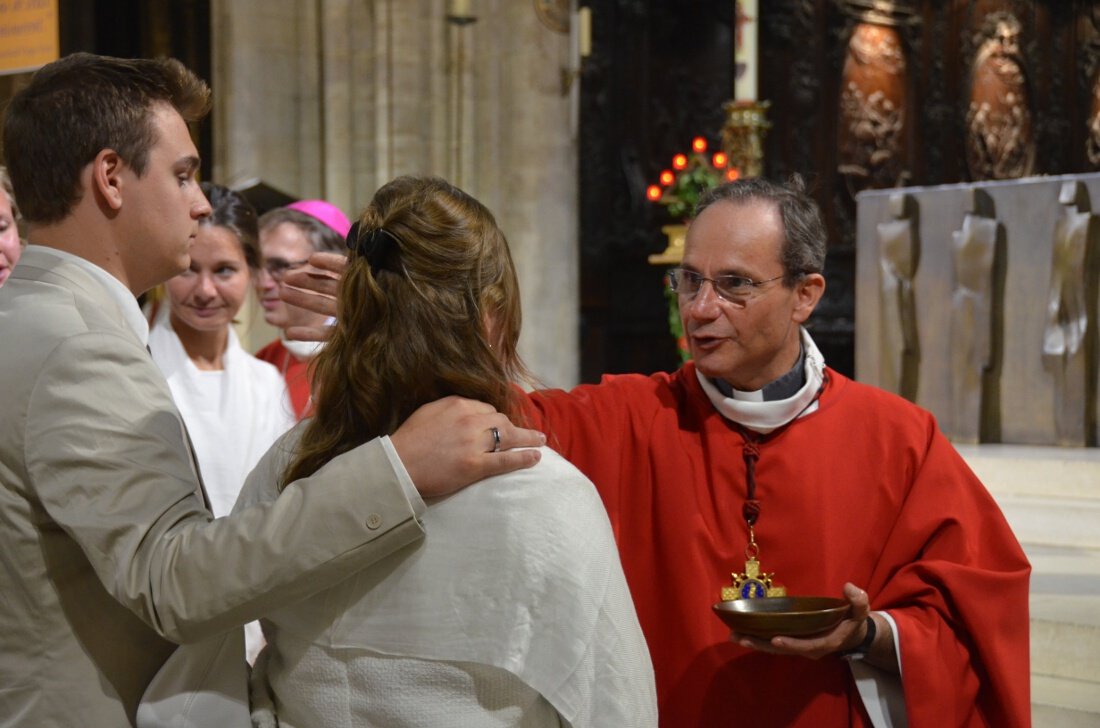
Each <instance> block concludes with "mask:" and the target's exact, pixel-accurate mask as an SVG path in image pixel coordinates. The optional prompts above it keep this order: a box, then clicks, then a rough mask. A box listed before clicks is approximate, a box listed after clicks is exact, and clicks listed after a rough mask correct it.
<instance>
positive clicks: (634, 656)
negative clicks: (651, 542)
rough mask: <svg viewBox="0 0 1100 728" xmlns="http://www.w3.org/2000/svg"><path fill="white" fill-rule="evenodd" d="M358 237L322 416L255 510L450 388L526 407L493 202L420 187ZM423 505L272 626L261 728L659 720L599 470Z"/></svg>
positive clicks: (387, 193) (381, 204) (293, 447)
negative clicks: (416, 519) (370, 561)
mask: <svg viewBox="0 0 1100 728" xmlns="http://www.w3.org/2000/svg"><path fill="white" fill-rule="evenodd" d="M348 240H349V247H350V248H351V249H352V252H351V258H350V261H349V264H348V269H347V272H346V274H345V276H344V278H343V281H342V283H341V289H340V294H339V305H340V314H339V316H338V320H337V322H336V324H335V326H334V330H333V335H332V338H331V340H330V342H329V344H328V345H327V346H326V347H325V349H324V350H323V351H322V352H321V353H320V354H319V355H318V359H317V378H316V381H317V382H318V385H319V386H318V387H317V389H316V390H315V392H314V404H315V414H314V417H313V418H312V419H308V420H306V421H304V422H303V423H302V424H300V425H299V426H298V427H297V428H296V429H295V430H294V431H292V432H291V433H290V434H289V435H288V436H287V437H286V438H284V439H283V440H281V441H280V442H279V443H277V444H276V446H275V447H273V448H272V450H271V451H270V452H269V453H268V455H266V456H265V457H264V459H263V460H262V461H261V462H260V464H259V466H258V467H257V469H256V474H255V476H254V477H252V478H250V479H249V481H248V483H247V484H246V485H245V489H244V491H243V492H242V493H241V498H240V501H238V504H237V508H238V509H243V508H247V507H249V506H250V505H252V504H255V503H258V502H265V501H269V500H272V499H275V498H277V497H279V493H278V488H277V487H275V486H270V485H268V484H269V483H275V482H281V483H286V482H290V480H291V479H293V478H295V477H298V476H299V475H300V474H303V473H307V472H309V473H312V472H314V471H316V470H317V468H319V467H320V466H321V465H323V464H324V463H325V462H327V461H328V460H329V459H330V458H331V457H333V456H334V455H336V454H337V453H339V452H343V451H344V450H346V449H348V448H350V447H353V446H354V445H355V444H356V443H359V442H364V441H366V440H367V439H369V438H371V437H374V436H376V435H384V434H389V433H392V432H393V431H394V430H395V429H396V428H397V427H398V426H399V425H400V424H401V423H402V422H403V421H404V420H405V418H407V417H408V416H409V415H410V414H411V413H412V412H413V411H414V410H415V409H416V407H417V406H418V405H419V404H423V403H425V402H428V401H432V400H435V399H438V398H440V397H443V396H446V395H451V394H457V395H462V396H465V397H470V398H473V399H479V400H482V401H484V402H488V403H490V404H492V405H494V406H495V407H496V408H497V409H499V410H500V411H502V412H508V413H510V414H512V415H513V416H521V413H520V404H519V399H520V398H519V396H517V395H518V390H517V389H516V388H515V385H514V384H513V383H512V382H513V380H514V379H516V378H517V377H522V376H524V369H523V365H522V363H521V362H520V360H519V357H518V354H517V352H516V342H517V340H518V338H519V324H520V311H519V291H518V287H517V281H516V275H515V270H514V268H513V266H512V261H511V257H510V255H509V253H508V246H507V242H506V241H505V239H504V236H503V234H502V233H501V232H500V230H499V228H497V226H496V222H495V221H494V220H493V217H492V215H491V214H490V213H489V211H488V210H486V209H485V208H484V207H483V206H482V205H481V204H480V203H479V202H477V200H474V199H473V198H471V197H469V196H468V195H466V194H465V193H463V192H462V191H460V190H458V189H457V188H455V187H453V186H451V185H450V184H448V183H446V182H444V181H443V180H439V179H435V178H417V177H402V178H398V179H396V180H394V181H393V182H390V183H389V184H387V185H385V186H384V187H382V188H381V189H380V190H379V191H378V192H377V193H376V194H375V196H374V199H373V200H372V201H371V203H370V205H369V206H368V208H367V210H366V212H364V214H363V216H362V218H361V219H360V221H359V222H358V223H357V224H356V225H355V227H354V228H353V229H352V231H351V232H350V233H349V235H348ZM497 444H498V442H497V440H496V434H495V433H494V432H492V431H491V430H490V431H486V432H485V448H486V450H491V449H493V448H494V446H495V445H497ZM412 492H413V493H415V491H412ZM414 503H415V506H414V507H417V508H420V509H421V510H422V511H423V516H422V522H423V525H424V528H425V531H426V536H425V539H424V540H423V541H422V542H420V543H418V544H415V545H412V546H410V547H408V548H405V549H402V550H401V551H398V552H396V553H394V554H393V555H392V556H390V557H389V558H387V559H384V560H382V561H380V562H378V563H377V564H375V565H374V566H372V567H370V568H369V569H367V570H366V571H363V572H361V573H358V574H355V575H352V576H351V577H350V578H349V579H347V580H346V581H345V582H343V583H342V584H340V585H338V586H337V587H335V588H333V589H330V590H328V591H326V592H322V593H320V594H316V595H313V596H312V597H309V598H307V599H305V600H304V601H302V602H300V603H288V604H287V605H286V607H285V608H284V609H281V610H279V611H277V612H275V613H272V614H269V615H268V616H267V617H265V618H264V619H262V620H261V623H262V624H263V626H264V634H265V636H266V638H267V647H266V648H265V649H264V651H263V652H262V653H261V654H260V657H259V658H258V660H257V661H256V668H255V669H254V671H253V685H252V704H253V720H254V723H255V724H256V725H258V726H275V725H279V726H283V727H284V728H288V727H292V728H306V727H308V726H318V727H320V726H325V727H326V728H342V727H346V728H351V727H352V726H379V727H382V726H385V727H386V728H394V727H400V726H449V727H453V726H478V727H490V726H511V727H513V728H521V727H522V728H546V727H550V726H554V727H557V726H572V727H573V728H582V727H588V726H591V727H593V728H598V727H603V726H630V727H631V728H651V727H653V726H656V697H655V692H654V684H653V669H652V666H651V663H650V659H649V653H648V651H647V649H646V645H645V639H644V637H643V636H642V632H641V628H640V627H639V625H638V619H637V615H636V614H635V611H634V605H633V603H632V601H631V599H630V592H629V591H628V589H627V586H626V580H625V578H624V576H623V572H622V566H621V564H620V562H619V557H618V552H617V550H616V548H615V542H614V537H613V534H612V532H611V527H610V524H609V522H608V519H607V515H606V513H605V511H604V509H603V504H602V503H601V501H600V498H599V495H598V494H597V493H596V490H595V488H594V487H593V485H592V483H591V482H590V481H588V479H587V478H585V477H584V476H583V475H582V474H581V473H580V472H579V471H578V470H577V469H576V468H574V467H573V466H572V465H570V464H569V463H568V462H566V461H565V460H564V459H563V458H561V457H560V456H559V455H557V454H556V453H555V452H553V451H552V450H549V449H547V448H544V449H543V451H542V459H541V461H540V462H539V464H538V465H536V466H535V467H534V468H531V469H529V470H524V471H519V472H516V473H512V474H509V475H505V476H498V477H493V478H489V479H487V480H484V481H482V482H480V483H476V484H474V485H472V486H471V487H469V488H466V489H465V490H463V491H460V492H459V493H456V494H454V495H451V496H448V497H446V498H441V499H437V500H434V501H432V502H429V503H427V505H426V507H425V506H423V505H420V503H419V501H418V500H414ZM367 525H368V527H369V526H370V523H369V522H368V524H367Z"/></svg>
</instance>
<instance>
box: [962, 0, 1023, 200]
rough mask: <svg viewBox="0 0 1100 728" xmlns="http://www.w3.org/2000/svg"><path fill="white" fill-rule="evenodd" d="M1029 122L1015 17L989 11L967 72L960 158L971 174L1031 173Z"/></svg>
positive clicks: (981, 177) (986, 176) (984, 176)
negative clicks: (967, 99)
mask: <svg viewBox="0 0 1100 728" xmlns="http://www.w3.org/2000/svg"><path fill="white" fill-rule="evenodd" d="M1032 126H1033V125H1032V115H1031V100H1030V96H1029V93H1028V89H1027V77H1026V74H1025V71H1024V65H1023V59H1022V57H1021V55H1020V21H1019V20H1017V19H1016V17H1015V16H1014V15H1012V14H1011V13H1007V12H996V13H991V14H990V15H989V16H988V17H987V18H986V19H985V22H984V23H983V26H982V31H981V33H980V35H979V45H978V50H977V52H976V53H975V55H974V62H973V64H972V66H971V74H970V105H969V108H968V109H967V112H966V135H967V145H966V162H967V165H968V167H969V168H970V175H971V177H972V178H973V179H975V180H986V179H1015V178H1018V177H1026V176H1028V175H1030V174H1032V173H1033V172H1034V168H1035V139H1034V134H1033V128H1032Z"/></svg>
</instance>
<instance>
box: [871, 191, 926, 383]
mask: <svg viewBox="0 0 1100 728" xmlns="http://www.w3.org/2000/svg"><path fill="white" fill-rule="evenodd" d="M889 209H890V216H891V217H892V218H893V219H892V220H888V221H886V222H881V223H879V224H878V243H879V263H880V268H881V279H880V281H881V282H880V286H881V293H882V332H881V333H882V347H881V351H882V365H883V386H884V387H885V388H886V389H889V390H891V391H893V392H896V393H897V394H899V395H901V396H902V397H905V398H906V399H908V400H910V401H916V397H917V379H918V375H919V373H920V339H919V336H918V331H917V313H916V301H915V298H914V295H913V277H914V276H915V275H916V272H917V265H918V264H919V262H920V238H919V235H918V223H919V220H918V210H917V203H916V200H915V199H914V198H913V197H912V196H911V195H907V194H904V193H901V192H899V193H896V194H894V195H891V196H890V203H889Z"/></svg>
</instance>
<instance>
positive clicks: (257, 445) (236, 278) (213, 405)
mask: <svg viewBox="0 0 1100 728" xmlns="http://www.w3.org/2000/svg"><path fill="white" fill-rule="evenodd" d="M202 188H203V192H204V193H206V196H207V197H208V198H209V199H210V206H211V207H212V208H213V212H212V213H211V214H210V216H209V217H207V218H204V219H203V220H202V221H201V222H200V224H199V233H198V235H197V236H196V238H195V242H194V244H193V245H192V246H191V267H190V269H189V270H186V271H184V272H183V273H180V274H179V275H178V276H176V277H175V278H172V279H170V280H169V281H168V282H167V283H166V284H165V288H166V291H167V300H166V301H165V302H164V305H162V306H161V307H160V311H159V312H158V313H157V316H156V319H155V322H154V324H153V327H152V331H150V333H149V349H150V351H152V353H153V360H154V361H155V362H156V363H157V366H159V367H160V369H161V371H163V372H164V376H165V378H166V379H167V380H168V385H169V386H170V387H171V389H172V397H173V398H174V399H175V401H176V406H177V407H179V410H180V413H181V414H182V415H183V419H184V422H185V423H187V429H188V431H189V432H190V435H191V440H192V441H193V443H194V448H195V457H196V458H198V461H199V469H200V470H201V472H202V478H203V482H204V483H205V484H206V490H207V492H208V493H209V495H210V500H211V510H213V512H214V515H215V516H224V515H226V514H228V513H229V512H230V511H231V510H232V509H233V503H234V502H235V501H236V500H237V494H238V493H239V492H240V490H241V485H242V484H243V483H244V480H245V477H246V476H247V475H248V473H249V471H251V470H252V468H253V467H254V466H255V465H256V462H257V461H259V459H260V456H261V455H263V454H264V453H265V452H267V449H268V448H269V447H270V446H271V443H273V442H275V440H276V438H278V437H279V436H280V435H282V434H283V433H284V432H286V431H287V430H288V429H289V428H290V427H291V426H292V425H293V424H294V418H293V416H292V413H291V409H290V403H289V401H288V399H287V396H286V388H285V387H284V385H283V381H282V377H280V376H279V372H278V371H277V370H276V369H275V368H274V367H273V366H271V365H270V364H267V363H265V362H262V361H259V360H258V359H256V358H255V357H253V356H251V355H250V354H248V353H247V352H246V351H245V350H244V349H243V348H242V347H241V344H240V342H239V341H238V339H237V334H236V332H234V330H233V320H234V318H235V317H236V315H237V312H238V311H239V310H240V308H241V306H242V305H243V304H244V302H245V298H246V297H247V296H248V294H249V292H250V286H249V284H250V283H251V280H252V272H253V271H256V270H258V269H259V266H260V250H259V245H258V243H257V238H258V233H257V227H256V212H255V210H254V209H253V208H252V206H251V205H250V204H249V203H248V202H247V201H246V200H245V199H244V198H243V197H241V196H240V195H239V194H238V193H236V192H233V191H232V190H230V189H228V188H226V187H223V186H221V185H215V184H211V183H209V182H203V183H202Z"/></svg>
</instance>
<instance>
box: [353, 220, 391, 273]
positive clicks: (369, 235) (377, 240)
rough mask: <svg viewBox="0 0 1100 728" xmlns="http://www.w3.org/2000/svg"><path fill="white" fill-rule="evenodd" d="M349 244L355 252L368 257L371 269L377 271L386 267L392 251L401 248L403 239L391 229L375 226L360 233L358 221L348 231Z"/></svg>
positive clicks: (362, 256)
mask: <svg viewBox="0 0 1100 728" xmlns="http://www.w3.org/2000/svg"><path fill="white" fill-rule="evenodd" d="M347 244H348V249H349V250H351V251H352V252H353V253H355V254H356V255H358V256H359V257H361V258H366V259H367V263H369V264H370V267H371V270H372V271H375V272H377V271H379V270H381V269H383V268H385V267H386V261H387V260H388V259H389V258H390V256H391V254H392V253H396V252H398V251H399V250H401V241H400V240H398V239H397V236H396V235H394V234H393V233H391V232H390V231H389V230H386V229H385V228H374V229H373V230H367V231H366V232H364V233H363V234H362V235H360V233H359V223H358V222H356V223H355V224H354V225H352V226H351V230H349V231H348V237H347Z"/></svg>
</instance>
